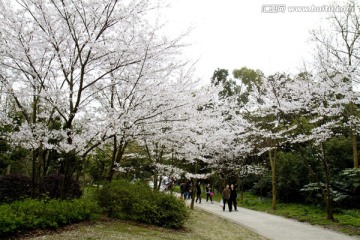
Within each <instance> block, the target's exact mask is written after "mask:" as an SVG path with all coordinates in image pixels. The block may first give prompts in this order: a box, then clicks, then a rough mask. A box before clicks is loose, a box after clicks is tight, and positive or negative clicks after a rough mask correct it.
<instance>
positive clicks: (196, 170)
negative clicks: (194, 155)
mask: <svg viewBox="0 0 360 240" xmlns="http://www.w3.org/2000/svg"><path fill="white" fill-rule="evenodd" d="M197 172H198V160H195V168H194V174H197ZM196 186H197V179H196V178H195V179H194V182H193V189H192V192H191V204H190V209H191V210H194V204H195V192H196Z"/></svg>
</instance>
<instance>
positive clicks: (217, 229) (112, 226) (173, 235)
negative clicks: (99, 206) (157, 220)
mask: <svg viewBox="0 0 360 240" xmlns="http://www.w3.org/2000/svg"><path fill="white" fill-rule="evenodd" d="M40 235H41V236H38V237H31V238H26V239H54V240H57V239H105V240H107V239H126V240H135V239H136V240H141V239H147V240H155V239H156V240H157V239H179V240H180V239H181V240H183V239H192V240H194V239H195V240H197V239H203V240H208V239H210V240H211V239H214V240H218V239H232V240H233V239H234V240H235V239H239V240H241V239H251V240H260V239H265V238H263V237H261V236H259V235H257V234H255V233H253V232H251V231H249V230H248V229H245V228H243V227H240V226H238V225H237V224H234V223H232V222H230V221H227V220H225V219H222V218H219V217H217V216H214V215H211V214H209V213H206V212H203V211H199V210H194V211H192V213H191V217H190V219H189V220H188V222H187V223H186V226H185V228H184V229H181V230H171V229H164V228H159V227H152V226H148V225H143V224H135V223H131V222H125V221H119V220H103V221H97V222H95V223H94V224H83V225H78V226H77V227H76V228H73V229H68V230H63V231H60V232H56V233H55V232H54V233H48V234H47V235H42V234H40Z"/></svg>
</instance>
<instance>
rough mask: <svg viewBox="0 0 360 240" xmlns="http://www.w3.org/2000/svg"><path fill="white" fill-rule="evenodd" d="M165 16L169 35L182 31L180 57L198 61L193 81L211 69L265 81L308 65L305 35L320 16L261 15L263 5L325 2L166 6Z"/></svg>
mask: <svg viewBox="0 0 360 240" xmlns="http://www.w3.org/2000/svg"><path fill="white" fill-rule="evenodd" d="M169 2H170V3H171V8H170V9H168V10H167V11H166V12H165V17H166V19H167V21H168V26H167V27H168V28H169V29H170V30H169V31H170V32H174V33H175V34H176V33H179V32H181V31H185V30H186V29H187V28H188V27H193V28H194V29H193V31H192V33H191V34H190V36H189V37H188V38H187V42H189V43H190V44H191V46H190V47H188V49H186V52H185V54H186V56H188V57H189V58H190V59H199V62H198V64H197V65H196V66H197V67H196V69H197V72H196V73H197V76H198V77H200V78H202V79H204V80H205V81H207V80H208V79H210V77H211V76H212V73H213V72H214V70H216V69H217V68H225V69H228V70H229V73H231V72H232V70H234V69H236V68H241V67H243V66H246V67H249V68H253V69H260V70H261V71H263V72H264V73H265V74H266V75H268V74H273V73H275V72H277V71H280V72H283V71H285V72H287V73H292V74H295V73H298V72H299V71H300V69H301V68H302V67H303V62H304V61H309V60H311V51H312V47H311V46H310V43H309V39H310V34H309V31H310V30H311V29H314V28H317V27H318V26H319V25H320V21H321V19H322V18H325V17H326V13H325V12H298V13H294V12H292V13H291V12H288V9H286V11H285V13H262V12H261V9H262V5H263V4H269V3H276V4H286V8H287V7H288V6H312V5H314V6H322V5H329V1H328V0H317V1H315V0H312V1H310V0H291V1H289V0H288V1H286V0H274V1H269V0H248V1H246V0H169ZM341 3H342V2H341V1H340V4H341Z"/></svg>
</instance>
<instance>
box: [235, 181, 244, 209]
mask: <svg viewBox="0 0 360 240" xmlns="http://www.w3.org/2000/svg"><path fill="white" fill-rule="evenodd" d="M237 184H238V187H239V203H243V202H244V192H243V188H242V186H241V177H240V176H239V177H238V180H237Z"/></svg>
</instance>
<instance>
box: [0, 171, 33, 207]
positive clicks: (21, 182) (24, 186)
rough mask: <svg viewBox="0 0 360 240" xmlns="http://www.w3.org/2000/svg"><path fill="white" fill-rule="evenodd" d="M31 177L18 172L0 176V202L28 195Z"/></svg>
mask: <svg viewBox="0 0 360 240" xmlns="http://www.w3.org/2000/svg"><path fill="white" fill-rule="evenodd" d="M30 194H31V179H30V178H29V177H27V176H23V175H19V174H10V175H5V176H1V177H0V202H3V203H10V202H13V201H16V200H21V199H24V198H28V197H30Z"/></svg>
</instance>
